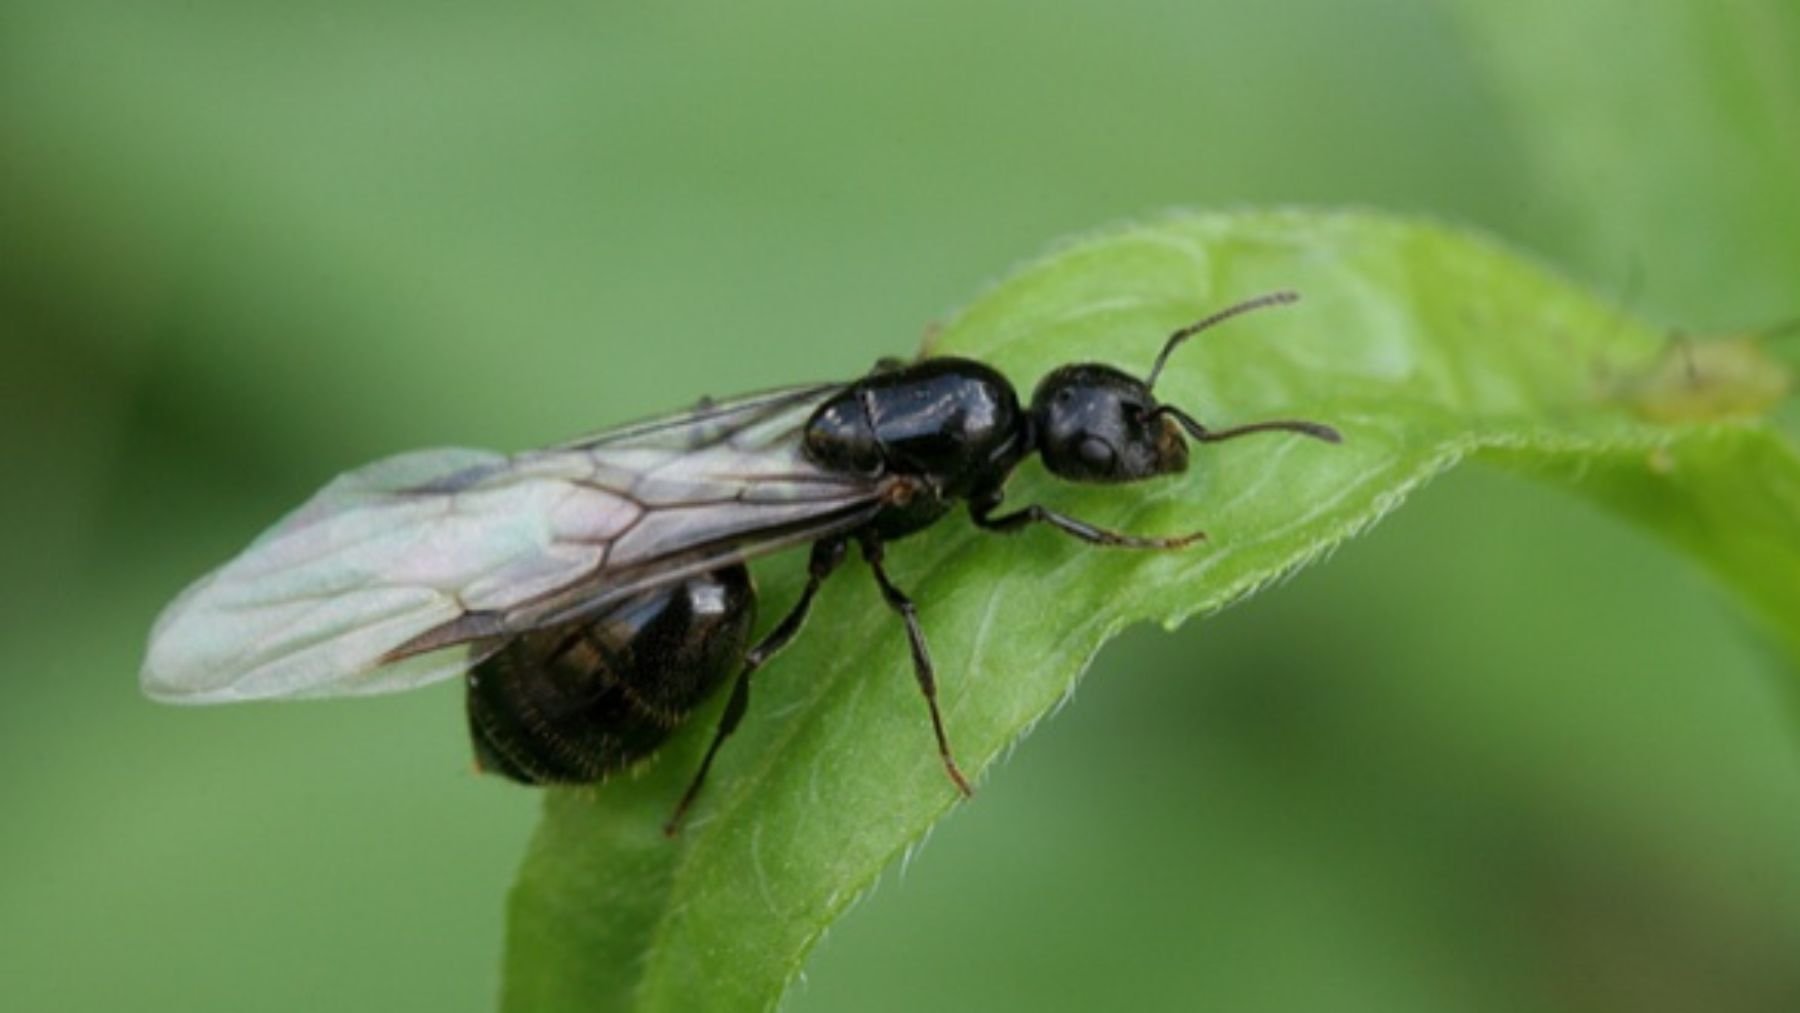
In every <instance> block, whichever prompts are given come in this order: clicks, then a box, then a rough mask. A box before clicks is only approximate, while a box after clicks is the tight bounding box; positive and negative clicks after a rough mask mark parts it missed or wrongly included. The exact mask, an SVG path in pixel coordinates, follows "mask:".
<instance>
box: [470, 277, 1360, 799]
mask: <svg viewBox="0 0 1800 1013" xmlns="http://www.w3.org/2000/svg"><path fill="white" fill-rule="evenodd" d="M1294 298H1296V297H1295V296H1293V295H1292V294H1289V293H1276V294H1275V295H1271V296H1265V297H1263V298H1261V299H1255V300H1251V301H1249V302H1245V303H1240V304H1238V305H1236V306H1232V307H1230V308H1228V309H1226V310H1224V311H1221V312H1220V313H1217V314H1214V315H1213V316H1211V317H1208V318H1206V319H1205V320H1201V321H1199V322H1198V323H1195V324H1192V325H1190V326H1188V327H1184V328H1182V329H1181V330H1178V331H1176V332H1175V333H1174V334H1173V335H1171V336H1170V337H1169V339H1168V340H1167V342H1166V343H1165V344H1164V346H1163V349H1162V352H1161V353H1160V354H1159V355H1158V357H1157V359H1156V362H1155V364H1154V366H1153V367H1152V368H1151V370H1150V373H1149V375H1148V376H1147V377H1145V378H1143V379H1139V378H1137V377H1134V376H1131V375H1130V374H1128V373H1125V372H1122V371H1120V370H1118V369H1115V368H1113V367H1111V366H1107V365H1101V364H1097V363H1080V364H1073V365H1068V366H1064V367H1062V368H1060V369H1057V370H1055V371H1053V372H1052V373H1050V374H1049V375H1048V376H1046V377H1044V379H1043V380H1042V381H1041V382H1040V383H1039V384H1038V386H1037V388H1036V389H1035V391H1034V392H1033V394H1032V397H1031V402H1030V404H1029V405H1024V404H1021V402H1020V399H1019V397H1018V394H1017V392H1016V391H1015V389H1014V388H1013V386H1012V384H1011V383H1010V382H1009V381H1008V380H1007V379H1006V378H1005V377H1004V376H1002V375H1001V374H1000V373H998V372H996V371H995V370H994V369H992V368H991V367H989V366H986V365H984V364H982V363H980V362H975V361H973V360H969V359H957V358H939V359H926V360H923V361H920V362H915V363H910V364H883V365H882V366H881V367H878V368H877V370H876V371H875V372H874V373H872V374H870V375H869V376H867V377H865V378H863V379H861V380H859V381H857V382H855V383H852V384H850V385H848V386H847V387H844V388H842V389H841V390H840V391H838V392H837V393H835V394H833V395H831V396H830V397H828V398H827V399H826V400H825V401H824V402H823V403H822V404H820V405H819V406H818V408H817V409H816V410H815V411H814V412H813V414H812V416H811V417H810V419H809V420H808V421H807V423H806V425H805V427H804V430H803V432H802V433H801V439H802V445H801V446H802V452H803V453H804V454H805V455H806V457H807V458H808V459H809V460H810V461H812V462H813V463H814V464H815V465H818V466H819V467H821V468H824V469H826V470H829V471H833V472H838V473H841V474H844V475H847V476H856V477H860V478H863V479H866V480H867V481H869V482H870V483H875V484H878V485H879V486H880V487H881V488H883V489H884V490H886V493H885V494H884V495H885V498H884V499H883V503H882V506H881V508H880V510H879V512H878V513H876V514H875V515H874V516H873V517H872V518H871V519H870V520H869V521H868V522H867V523H866V524H864V525H863V526H862V527H861V528H859V529H857V530H854V531H851V532H848V533H844V534H837V535H833V536H832V537H830V538H827V539H825V540H822V541H819V542H817V543H815V544H814V546H813V551H812V558H811V562H810V565H809V567H808V579H807V582H806V586H805V588H804V590H803V591H802V592H801V596H800V600H799V602H797V603H796V604H795V605H794V607H793V608H792V609H791V610H790V611H789V612H788V613H787V615H786V616H785V617H784V618H783V619H782V620H781V621H780V622H779V623H777V624H776V626H775V627H774V628H773V629H772V630H771V631H770V632H769V633H768V634H767V635H766V636H764V638H763V639H762V640H761V641H759V642H758V643H757V644H755V645H754V646H752V647H749V648H748V650H746V649H745V647H744V644H745V636H746V634H747V631H748V629H749V619H748V616H749V613H750V611H751V609H752V606H753V600H752V596H751V594H750V592H749V589H748V584H747V579H744V580H742V581H741V568H735V567H734V568H732V570H731V571H727V572H725V573H720V574H714V575H712V576H710V577H706V578H700V579H699V580H698V581H690V582H689V583H688V584H685V585H678V586H676V587H674V588H665V589H661V590H658V591H653V592H649V593H648V594H646V595H645V596H642V597H640V598H638V599H634V600H632V601H631V602H629V603H627V604H626V605H625V606H622V607H621V608H620V609H619V610H618V611H615V612H612V613H609V614H608V615H606V616H603V617H602V618H601V619H600V620H598V621H596V622H594V623H593V624H591V625H590V626H587V627H584V628H582V629H580V630H576V631H573V632H570V631H563V632H562V633H561V634H560V635H554V636H553V635H548V634H539V635H533V636H528V637H526V638H524V639H523V640H521V641H519V642H518V643H516V644H515V645H513V646H509V647H508V648H507V649H505V650H504V651H503V652H502V653H501V654H499V655H497V656H496V657H494V658H492V659H490V660H489V661H487V662H485V663H484V664H483V666H482V667H481V668H478V669H477V671H476V680H475V682H473V683H472V689H471V694H470V698H469V705H470V719H471V724H472V726H473V727H474V728H475V731H476V737H477V741H478V743H482V744H483V745H482V746H481V754H480V755H481V759H482V762H483V764H484V766H486V767H488V768H489V769H494V770H497V771H499V772H501V773H506V774H508V775H510V776H514V777H516V778H519V779H521V780H531V781H559V780H593V779H597V778H598V777H600V776H603V775H604V774H606V773H608V772H610V771H612V770H616V769H619V768H620V767H621V766H623V765H624V764H625V763H628V762H630V761H631V760H632V759H635V758H636V757H638V756H641V755H643V754H645V753H646V752H648V751H649V750H650V749H652V748H654V747H655V745H656V744H658V743H660V742H661V741H662V739H663V737H665V736H666V735H667V734H668V730H669V729H670V728H671V727H673V725H674V723H675V722H676V721H679V720H680V717H681V716H684V715H685V713H686V711H687V710H688V709H689V708H691V707H692V706H693V705H694V704H695V703H697V702H698V701H699V700H700V699H701V698H702V697H703V696H704V695H705V693H706V691H707V690H708V689H710V688H711V687H712V686H713V685H715V684H716V683H717V682H718V681H720V680H722V679H723V678H724V675H725V674H726V669H729V668H731V667H733V666H736V667H737V668H738V674H737V678H736V680H735V681H734V682H733V684H732V693H731V697H730V700H729V702H728V703H727V704H726V707H725V711H724V714H723V716H722V717H721V719H720V722H719V726H718V728H717V730H716V731H715V732H714V734H713V738H712V742H711V744H710V746H709V748H708V749H707V752H706V755H705V758H704V759H703V760H702V762H701V765H700V769H699V771H698V772H697V773H696V774H695V776H694V778H693V780H692V781H691V782H690V784H689V787H688V790H687V792H686V794H684V795H683V797H682V799H681V801H680V803H679V804H678V805H677V807H676V810H675V814H674V816H673V817H672V818H671V819H670V821H669V825H668V829H669V831H670V832H671V833H673V832H674V830H675V828H676V827H677V826H678V825H679V823H680V820H681V818H682V816H683V814H684V813H685V811H686V810H687V808H688V806H689V805H690V804H691V803H692V802H693V800H694V798H695V797H696V795H697V794H698V792H699V790H700V787H701V784H702V783H703V782H704V780H705V778H706V774H707V771H708V770H709V769H710V768H711V765H712V762H713V759H714V757H715V755H716V754H717V752H718V750H719V747H720V745H721V744H722V743H723V742H724V741H725V739H726V738H727V737H728V736H729V735H730V734H731V733H732V731H733V729H735V728H736V727H737V724H738V722H739V721H740V720H741V719H742V717H743V715H744V712H745V710H746V709H747V707H748V704H749V689H750V681H751V675H752V674H753V673H754V672H755V671H756V670H757V669H758V668H759V667H760V666H761V665H762V664H763V663H764V662H765V661H767V660H768V659H769V658H770V657H771V656H772V655H774V654H775V653H776V652H777V651H779V650H780V649H781V648H782V647H784V646H785V645H786V644H787V643H788V642H789V641H790V640H791V639H792V638H793V637H794V636H795V634H797V633H798V632H799V629H800V627H801V625H802V624H803V623H804V621H805V618H806V615H807V613H808V611H809V610H810V608H811V606H812V602H813V599H814V597H815V596H816V595H817V593H818V591H819V588H820V586H821V585H822V584H823V583H824V581H825V578H826V577H827V576H829V575H830V574H831V572H832V571H833V570H835V569H836V568H837V566H838V565H839V564H840V563H841V562H842V561H843V559H844V557H845V555H846V552H847V550H848V547H849V546H850V544H851V543H854V544H855V545H856V546H857V547H858V548H859V549H860V551H861V554H862V556H863V558H864V559H865V560H866V561H867V562H868V564H869V566H870V569H871V570H872V572H873V574H874V577H875V580H876V582H877V584H878V585H879V586H880V588H881V592H882V595H883V597H884V599H885V600H886V602H887V603H888V605H889V606H890V607H891V608H892V609H893V610H894V611H895V612H896V613H898V615H899V616H900V618H901V619H902V621H903V622H904V623H905V625H906V629H907V634H908V643H909V645H910V647H911V651H912V659H913V668H914V672H915V674H916V676H917V678H918V682H919V686H920V689H921V691H922V692H923V694H924V696H925V700H926V704H927V708H928V710H929V713H930V717H931V722H932V727H933V731H934V732H935V734H936V737H937V745H938V752H939V755H940V757H941V759H942V761H943V764H944V768H945V771H946V772H947V773H948V775H949V777H950V779H951V780H952V781H953V782H954V783H955V785H956V786H957V788H958V789H959V790H961V791H962V792H963V793H964V794H968V793H969V792H970V787H969V783H968V780H967V779H966V778H965V777H964V776H963V774H962V772H961V770H960V769H958V767H957V765H956V762H955V760H954V758H953V756H952V754H951V750H950V743H949V739H948V737H947V736H946V734H945V731H944V725H943V719H942V717H941V715H940V714H939V711H938V706H937V689H936V675H935V672H934V669H933V666H932V663H931V658H930V655H929V652H928V651H927V648H926V643H925V637H924V632H923V630H922V629H921V628H920V626H919V623H918V619H917V616H916V610H915V608H914V606H913V603H912V602H911V600H909V599H908V598H907V597H906V595H905V594H904V593H903V592H901V591H900V589H899V588H897V587H896V586H895V585H894V584H893V582H892V581H891V580H889V578H888V575H887V571H886V569H885V568H884V566H883V563H882V560H883V547H884V545H885V544H886V543H887V542H890V541H893V540H895V539H898V538H902V537H905V536H906V535H909V534H912V533H914V532H916V531H919V530H921V529H923V528H925V527H927V526H929V525H931V524H932V523H934V522H935V521H937V520H939V519H940V518H942V517H943V516H945V515H946V514H947V513H949V512H950V511H951V510H952V509H953V508H954V507H955V506H956V504H958V503H966V504H968V509H969V515H970V517H971V519H972V520H973V522H974V523H975V524H976V525H977V526H978V527H981V528H984V529H987V530H991V531H1002V532H1010V531H1017V530H1019V529H1021V528H1023V527H1026V526H1028V525H1031V524H1036V523H1042V524H1048V525H1050V526H1052V527H1054V528H1056V529H1058V530H1060V531H1062V532H1064V533H1066V534H1069V535H1072V536H1074V537H1076V538H1079V539H1081V540H1083V541H1086V542H1089V543H1092V544H1096V545H1107V546H1121V547H1127V548H1156V549H1167V548H1178V547H1181V546H1184V545H1189V544H1191V543H1193V542H1195V541H1197V540H1199V539H1201V538H1203V537H1204V535H1203V534H1202V533H1200V532H1193V533H1190V534H1186V535H1179V536H1174V537H1162V538H1154V537H1141V536H1136V535H1129V534H1123V533H1119V532H1114V531H1108V530H1105V529H1102V528H1097V527H1094V526H1093V525H1090V524H1087V523H1086V522H1083V521H1080V520H1077V519H1075V518H1073V517H1068V516H1066V515H1064V514H1061V513H1058V512H1056V511H1054V510H1051V509H1049V508H1047V507H1044V506H1042V505H1039V504H1030V505H1027V506H1025V507H1023V508H1020V509H1015V510H1011V511H1008V512H1005V513H1001V512H999V510H1000V507H1001V504H1002V500H1003V498H1004V490H1005V485H1006V481H1007V479H1008V478H1009V477H1010V476H1011V474H1012V473H1013V471H1014V470H1015V469H1016V468H1017V467H1018V465H1019V464H1020V463H1022V462H1023V461H1025V460H1026V459H1027V458H1028V457H1030V456H1031V455H1032V454H1034V453H1035V454H1037V455H1039V457H1041V458H1042V460H1043V462H1044V465H1045V467H1046V468H1047V469H1048V470H1049V471H1050V472H1051V473H1053V474H1055V475H1057V476H1059V477H1061V478H1064V479H1068V480H1070V481H1075V482H1089V483H1123V482H1135V481H1139V480H1142V479H1148V478H1152V477H1155V476H1158V475H1167V474H1173V473H1177V472H1180V471H1183V470H1184V469H1186V467H1187V465H1188V445H1187V439H1189V438H1191V439H1194V440H1196V441H1200V442H1217V441H1219V440H1226V439H1231V438H1234V437H1237V436H1242V435H1246V434H1248V433H1253V432H1266V431H1277V430H1279V431H1287V432H1296V433H1301V434H1304V435H1307V436H1312V437H1315V438H1318V439H1322V440H1326V441H1329V442H1337V440H1338V434H1337V432H1336V431H1335V430H1333V429H1332V428H1331V427H1329V426H1325V425H1321V424H1319V423H1314V422H1300V421H1285V420H1284V421H1271V422H1258V423H1252V424H1249V425H1242V426H1236V427H1232V428H1227V429H1216V430H1215V429H1208V428H1206V427H1205V426H1203V425H1201V424H1200V423H1199V422H1198V421H1197V420H1196V419H1194V418H1193V417H1192V416H1191V415H1189V414H1187V413H1186V412H1184V411H1182V410H1181V409H1179V408H1176V407H1174V406H1172V405H1167V404H1163V403H1161V402H1159V401H1157V400H1156V398H1155V396H1154V395H1153V394H1152V389H1153V388H1154V386H1155V383H1156V378H1157V376H1158V375H1160V373H1161V371H1162V368H1163V365H1164V364H1165V362H1166V361H1167V360H1168V357H1169V355H1170V353H1171V352H1173V351H1174V349H1175V348H1176V347H1177V346H1179V345H1180V344H1181V343H1182V342H1183V341H1185V340H1186V339H1187V338H1189V337H1191V336H1192V335H1194V334H1196V333H1198V332H1200V331H1201V330H1204V329H1206V328H1207V327H1210V326H1212V325H1213V324H1216V323H1219V322H1221V321H1223V320H1225V319H1228V318H1230V317H1232V316H1235V315H1237V314H1240V313H1243V312H1246V311H1248V310H1251V309H1256V308H1258V307H1262V306H1268V305H1272V304H1275V303H1282V302H1290V301H1292V300H1293V299H1294ZM740 581H741V582H740ZM714 582H716V583H717V584H718V587H717V588H715V587H714ZM720 588H722V589H724V591H723V593H724V599H723V600H724V601H725V602H727V603H728V605H727V608H726V610H725V612H724V613H722V614H720V615H717V616H707V615H703V614H702V612H701V611H700V610H696V609H693V608H691V607H688V606H686V605H683V604H682V603H683V602H684V601H687V600H689V599H691V598H692V596H693V594H694V592H695V590H696V589H711V590H718V589H720ZM652 643H653V646H652ZM740 659H741V661H740ZM490 674H492V675H504V676H512V677H506V678H497V679H492V680H490V679H488V678H486V676H487V675H490ZM490 683H496V684H500V686H501V687H502V688H497V689H495V690H493V691H492V692H493V693H495V694H499V695H498V696H495V697H494V698H492V699H488V698H487V696H486V694H487V692H488V691H487V690H485V689H482V690H477V689H475V688H473V687H474V686H476V685H479V686H480V687H487V686H489V685H490ZM658 694H660V695H658ZM640 697H645V698H644V699H640ZM478 698H479V699H478ZM515 714H517V715H522V716H521V717H519V718H516V719H515V718H514V717H512V716H511V715H515ZM584 722H588V723H589V724H584Z"/></svg>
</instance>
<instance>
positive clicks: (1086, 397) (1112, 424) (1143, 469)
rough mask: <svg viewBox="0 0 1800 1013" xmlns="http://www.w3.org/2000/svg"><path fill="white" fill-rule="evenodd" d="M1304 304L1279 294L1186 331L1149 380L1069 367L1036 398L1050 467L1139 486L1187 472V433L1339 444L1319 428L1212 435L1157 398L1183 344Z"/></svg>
mask: <svg viewBox="0 0 1800 1013" xmlns="http://www.w3.org/2000/svg"><path fill="white" fill-rule="evenodd" d="M1298 298H1299V296H1298V295H1296V294H1294V293H1292V292H1276V293H1273V294H1270V295H1266V296H1262V297H1261V298H1257V299H1251V300H1249V301H1247V302H1241V303H1238V304H1237V305H1235V306H1230V307H1227V308H1226V309H1223V310H1220V311H1219V312H1218V313H1215V314H1213V315H1212V316H1210V317H1207V318H1206V319H1204V320H1201V321H1199V322H1197V323H1193V324H1189V325H1188V326H1186V327H1183V328H1182V329H1181V330H1178V331H1176V332H1175V333H1174V334H1171V335H1170V336H1169V340H1168V341H1167V342H1166V343H1164V345H1163V349H1162V352H1161V354H1159V355H1158V356H1157V357H1156V364H1155V365H1154V366H1152V367H1151V368H1150V375H1149V376H1148V377H1146V378H1144V379H1142V380H1140V379H1138V378H1137V377H1135V376H1132V375H1130V374H1129V373H1125V372H1122V371H1120V370H1117V369H1114V368H1113V367H1111V366H1105V365H1101V364H1099V363H1076V364H1073V365H1068V366H1064V367H1062V368H1061V369H1058V370H1056V371H1055V372H1053V373H1051V374H1050V375H1049V376H1046V377H1044V379H1043V381H1042V382H1041V383H1039V384H1038V386H1037V390H1036V392H1034V393H1033V394H1032V396H1031V420H1032V427H1033V431H1034V434H1035V436H1036V440H1037V448H1038V452H1039V453H1040V454H1042V455H1043V458H1044V466H1045V467H1047V468H1049V469H1050V471H1051V473H1052V474H1055V475H1057V476H1059V477H1061V478H1066V479H1069V480H1070V481H1074V482H1135V481H1138V480H1139V479H1145V478H1152V477H1154V476H1157V475H1169V474H1175V473H1177V472H1181V471H1184V470H1186V468H1187V463H1188V448H1187V441H1186V440H1185V439H1183V437H1182V434H1183V433H1184V432H1185V433H1186V434H1187V435H1188V436H1191V437H1193V438H1194V439H1196V440H1199V441H1201V442H1216V441H1218V440H1226V439H1231V438H1232V437H1234V436H1242V435H1245V434H1247V433H1252V432H1268V431H1272V430H1284V431H1287V432H1295V433H1302V434H1304V435H1307V436H1311V437H1314V438H1315V439H1320V440H1325V441H1327V442H1329V443H1337V442H1339V440H1340V437H1339V436H1338V433H1337V430H1335V429H1333V428H1331V427H1330V426H1326V425H1321V424H1320V423H1317V422H1296V421H1274V422H1256V423H1251V424H1249V425H1244V426H1235V427H1232V428H1230V429H1219V430H1211V429H1207V428H1206V427H1205V426H1202V425H1201V424H1200V423H1199V422H1198V421H1196V420H1195V419H1194V417H1193V416H1191V415H1189V414H1188V413H1186V412H1184V411H1182V410H1181V409H1179V408H1177V407H1175V406H1174V405H1167V404H1161V403H1159V402H1158V401H1157V400H1156V396H1155V395H1154V394H1152V393H1151V389H1152V388H1153V387H1155V386H1156V378H1157V377H1158V376H1160V375H1161V374H1162V368H1163V365H1164V364H1165V363H1166V362H1168V360H1169V354H1170V353H1171V352H1173V351H1174V350H1175V349H1176V347H1177V346H1179V345H1180V344H1181V343H1182V342H1183V341H1186V340H1187V339H1188V338H1190V337H1192V336H1194V335H1195V334H1198V333H1200V332H1201V331H1203V330H1205V329H1207V328H1208V327H1211V326H1213V325H1214V324H1217V323H1220V322H1222V321H1224V320H1228V319H1230V318H1231V317H1234V316H1237V315H1238V314H1240V313H1247V312H1249V311H1250V310H1254V309H1260V308H1262V307H1264V306H1275V305H1279V304H1282V303H1291V302H1293V301H1295V300H1296V299H1298Z"/></svg>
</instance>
